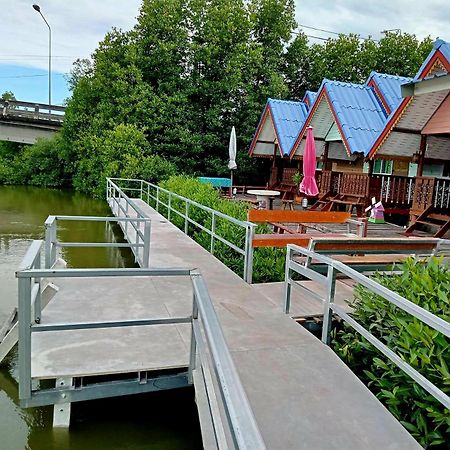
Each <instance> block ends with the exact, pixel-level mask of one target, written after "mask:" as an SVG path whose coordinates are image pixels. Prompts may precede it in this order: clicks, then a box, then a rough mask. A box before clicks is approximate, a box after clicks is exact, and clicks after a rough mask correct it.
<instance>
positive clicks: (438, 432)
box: [334, 257, 450, 448]
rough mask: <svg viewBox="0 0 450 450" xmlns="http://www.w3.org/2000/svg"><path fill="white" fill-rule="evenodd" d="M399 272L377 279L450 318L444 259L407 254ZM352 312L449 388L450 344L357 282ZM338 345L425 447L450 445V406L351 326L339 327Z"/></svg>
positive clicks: (449, 286) (425, 373) (449, 283)
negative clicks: (414, 257)
mask: <svg viewBox="0 0 450 450" xmlns="http://www.w3.org/2000/svg"><path fill="white" fill-rule="evenodd" d="M401 269H402V270H401V272H402V273H401V274H399V275H389V276H388V275H380V274H377V275H375V279H376V280H377V281H378V282H379V283H381V284H382V285H384V286H386V287H387V288H389V289H391V290H393V291H394V292H397V293H398V294H400V295H402V296H403V297H405V298H406V299H408V300H410V301H411V302H413V303H415V304H417V305H419V306H421V307H422V308H424V309H426V310H428V311H430V312H431V313H433V314H435V315H436V316H438V317H440V318H442V319H444V320H446V321H450V301H449V299H450V271H449V269H448V267H447V266H446V265H444V264H442V260H440V259H437V258H434V257H433V258H430V259H429V260H428V261H427V262H425V263H424V262H423V261H419V260H417V259H413V258H410V259H408V260H407V261H406V262H405V263H404V264H403V265H402V267H401ZM351 306H352V307H353V308H354V310H353V313H352V315H353V317H354V318H355V319H356V320H357V321H358V322H359V323H361V324H362V325H363V326H364V327H365V328H366V329H368V330H369V331H370V332H371V333H372V334H374V335H375V336H376V337H377V338H379V339H380V340H381V341H382V342H384V343H385V344H386V345H387V346H388V347H389V348H390V349H391V350H393V351H394V352H395V353H397V354H398V355H399V356H400V357H401V358H402V359H403V360H404V361H406V362H407V363H408V364H410V365H411V366H412V367H413V368H415V369H416V370H417V371H418V372H420V373H421V374H422V375H423V376H425V377H426V378H427V379H428V380H430V381H431V382H432V383H434V384H435V385H436V386H437V387H439V388H440V389H441V390H442V391H443V392H445V393H447V394H449V393H450V373H449V369H448V366H449V363H450V345H449V342H448V339H447V338H446V337H445V336H444V335H443V334H441V333H439V332H438V331H435V330H434V329H432V328H430V327H428V326H427V325H424V324H423V323H422V322H421V321H419V320H418V319H416V318H414V317H412V316H411V315H410V314H408V313H406V312H405V311H403V310H402V309H400V308H398V307H396V306H395V305H393V304H391V303H390V302H388V301H386V300H384V299H383V298H381V297H380V296H378V295H376V294H374V293H372V292H370V291H368V290H367V289H366V288H364V287H361V286H358V287H357V288H356V293H355V298H354V299H353V300H352V302H351ZM334 348H335V350H336V351H337V353H338V354H339V355H340V356H341V357H342V359H343V360H344V361H345V362H346V363H347V364H348V365H349V366H350V367H351V368H352V369H353V370H354V371H355V372H356V373H357V375H358V376H359V377H360V378H361V379H362V380H363V381H364V382H365V383H367V384H368V386H369V387H370V389H372V391H373V392H374V393H375V394H376V396H377V397H378V398H379V399H380V400H381V401H382V402H383V403H384V404H385V405H386V406H387V407H388V408H389V410H390V411H391V413H392V414H393V415H394V416H395V417H396V418H397V419H398V420H400V421H401V423H402V424H403V425H404V427H405V428H406V429H407V430H408V431H409V432H410V433H411V434H412V435H413V436H414V437H415V438H416V439H417V440H418V441H419V442H420V444H421V445H422V446H424V447H433V448H448V447H446V443H447V444H448V442H449V439H450V411H449V410H446V409H445V408H444V407H443V406H442V405H441V404H440V403H439V402H438V401H437V400H436V399H435V398H434V397H433V396H431V395H430V394H428V392H426V391H425V390H424V389H422V388H421V387H420V386H419V385H418V384H417V383H415V382H414V381H413V380H412V379H411V378H410V377H409V376H408V375H406V374H405V373H404V372H403V371H402V370H400V369H399V368H397V366H395V365H394V364H393V363H391V362H390V361H389V360H387V359H385V358H384V356H383V355H382V354H380V353H379V352H378V350H376V349H375V348H374V347H373V346H372V345H371V344H369V343H368V342H367V341H366V340H364V339H363V338H362V337H361V336H360V335H359V334H358V333H357V332H356V331H354V330H353V329H352V328H351V327H350V326H348V325H344V327H343V328H342V329H340V330H339V331H337V335H336V339H335V340H334Z"/></svg>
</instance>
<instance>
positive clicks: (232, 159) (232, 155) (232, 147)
mask: <svg viewBox="0 0 450 450" xmlns="http://www.w3.org/2000/svg"><path fill="white" fill-rule="evenodd" d="M228 154H229V161H228V168H229V169H230V171H231V176H230V178H231V187H230V197H231V195H232V190H233V170H236V169H237V164H236V130H235V128H234V127H233V128H232V129H231V134H230V144H229V145H228Z"/></svg>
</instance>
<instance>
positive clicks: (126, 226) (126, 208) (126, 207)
mask: <svg viewBox="0 0 450 450" xmlns="http://www.w3.org/2000/svg"><path fill="white" fill-rule="evenodd" d="M125 217H126V218H128V217H129V216H128V202H127V201H126V200H125ZM125 238H128V221H126V222H125Z"/></svg>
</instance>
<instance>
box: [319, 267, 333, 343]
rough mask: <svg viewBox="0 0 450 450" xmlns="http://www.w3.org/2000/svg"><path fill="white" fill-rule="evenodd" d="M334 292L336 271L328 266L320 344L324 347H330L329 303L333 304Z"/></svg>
mask: <svg viewBox="0 0 450 450" xmlns="http://www.w3.org/2000/svg"><path fill="white" fill-rule="evenodd" d="M335 291H336V269H335V268H334V267H333V266H331V265H329V266H328V274H327V295H326V298H325V303H324V309H323V324H322V342H323V343H324V344H326V345H330V334H331V324H332V320H333V310H332V309H331V308H330V305H331V303H334V294H335Z"/></svg>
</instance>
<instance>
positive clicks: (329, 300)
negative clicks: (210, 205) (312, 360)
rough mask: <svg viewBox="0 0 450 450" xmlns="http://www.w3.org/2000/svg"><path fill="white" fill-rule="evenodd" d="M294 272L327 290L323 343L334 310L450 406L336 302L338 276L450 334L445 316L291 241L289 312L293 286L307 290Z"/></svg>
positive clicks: (447, 399)
mask: <svg viewBox="0 0 450 450" xmlns="http://www.w3.org/2000/svg"><path fill="white" fill-rule="evenodd" d="M441 243H442V244H445V245H447V244H448V243H449V241H446V240H441ZM298 255H300V256H303V257H305V263H304V264H301V263H299V262H298V261H295V260H294V257H295V256H298ZM311 260H315V261H318V262H320V263H322V264H325V265H326V266H327V267H328V270H327V275H326V276H324V275H320V274H317V272H315V271H314V270H313V269H311V268H310V267H308V264H309V261H311ZM291 271H292V272H295V273H297V274H300V275H302V276H304V277H306V278H308V279H311V280H312V279H313V280H314V281H316V282H318V283H319V284H321V285H322V286H324V287H325V289H326V294H325V297H324V298H322V297H320V296H318V297H319V300H321V301H322V303H323V306H324V311H323V328H322V342H323V343H325V344H327V345H329V344H330V335H331V320H332V315H333V313H334V314H336V315H338V316H339V317H341V318H342V319H343V320H344V321H345V322H347V323H348V324H349V325H350V326H351V327H352V328H353V329H354V330H356V331H357V332H358V333H360V334H361V335H362V336H363V337H364V338H366V339H367V340H368V341H369V342H370V343H371V344H372V345H373V346H374V347H375V348H377V349H378V350H379V351H380V352H381V353H383V354H384V355H385V356H386V357H387V358H389V360H391V361H392V362H393V363H394V364H395V365H396V366H397V367H399V368H400V369H401V370H403V371H404V372H405V373H406V374H408V375H409V376H410V377H411V378H412V379H413V380H414V381H416V382H417V383H418V384H419V385H420V386H422V388H423V389H425V390H426V391H427V392H429V393H430V394H431V395H432V396H433V397H434V398H436V399H437V400H438V401H439V402H440V403H441V404H442V405H444V406H445V407H446V408H450V397H449V396H448V395H447V394H445V393H444V392H443V391H442V390H440V389H439V388H438V387H437V386H436V385H434V384H433V383H431V382H430V381H429V380H428V379H426V378H425V377H424V376H423V375H421V374H420V373H419V372H418V371H417V370H415V369H414V368H413V367H411V366H410V365H409V364H408V363H406V362H405V361H404V360H403V359H402V358H400V357H399V356H398V355H397V354H396V353H394V352H393V351H392V350H391V349H389V347H387V346H386V345H385V344H384V343H383V342H381V341H380V340H379V339H378V338H376V337H375V336H374V335H373V334H371V333H370V331H368V330H366V329H365V328H364V327H363V326H362V325H361V324H359V323H358V322H357V321H356V320H355V319H354V318H353V317H352V316H351V315H350V314H348V313H347V312H346V311H345V310H344V309H343V308H342V307H340V306H339V305H336V304H335V303H334V300H335V288H336V276H337V274H338V273H340V274H343V275H345V276H346V277H349V278H351V279H353V280H354V281H356V282H357V283H359V284H360V285H362V286H364V287H365V288H366V289H368V290H370V291H371V292H373V293H375V294H377V295H379V296H381V297H382V298H383V299H385V300H387V301H388V302H389V303H392V304H393V305H395V306H397V307H398V308H400V309H402V310H403V311H405V312H407V313H408V314H411V315H412V316H413V317H415V318H417V319H419V320H420V321H422V322H423V323H425V324H427V325H428V326H429V327H431V328H433V329H434V330H436V331H438V332H440V333H442V334H444V335H445V336H447V337H450V323H448V322H446V321H445V320H443V319H441V318H440V317H438V316H435V315H434V314H432V313H430V312H429V311H427V310H426V309H424V308H422V307H420V306H419V305H416V304H415V303H413V302H411V301H409V300H407V299H406V298H404V297H402V296H401V295H399V294H397V293H396V292H393V291H391V290H389V289H388V288H386V287H384V286H382V285H381V284H380V283H377V282H376V281H375V280H373V279H371V278H368V277H366V276H365V275H363V274H361V273H359V272H357V271H356V270H354V269H352V268H351V267H349V266H347V265H345V264H344V263H342V262H340V261H336V260H334V259H332V258H329V257H327V256H324V255H321V254H319V253H316V252H314V251H312V250H307V249H305V248H303V247H299V246H298V245H294V244H289V245H288V246H287V255H286V273H285V294H284V312H285V313H286V314H288V313H289V311H290V304H291V290H292V286H294V287H297V288H299V289H304V288H303V286H302V285H301V284H299V283H297V282H296V281H294V280H293V279H292V278H291Z"/></svg>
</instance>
